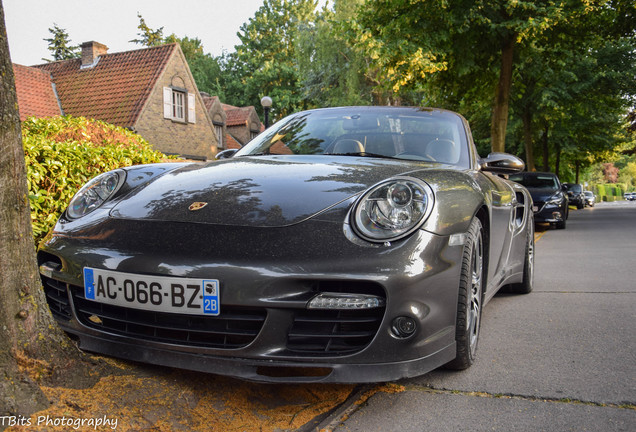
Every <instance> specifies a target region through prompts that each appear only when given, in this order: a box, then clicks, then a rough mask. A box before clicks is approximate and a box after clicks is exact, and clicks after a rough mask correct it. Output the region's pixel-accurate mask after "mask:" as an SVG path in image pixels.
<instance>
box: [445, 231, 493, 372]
mask: <svg viewBox="0 0 636 432" xmlns="http://www.w3.org/2000/svg"><path fill="white" fill-rule="evenodd" d="M483 276H484V245H483V232H482V226H481V222H480V221H479V219H473V221H472V222H471V224H470V228H469V230H468V240H467V243H466V246H465V247H464V254H463V256H462V271H461V277H460V280H459V297H458V301H457V320H456V327H455V342H456V343H457V354H456V357H455V359H454V360H452V361H451V362H449V363H447V364H446V367H447V368H449V369H456V370H462V369H467V368H468V367H470V365H472V364H473V362H474V360H475V353H476V351H477V341H478V339H479V328H480V327H481V310H482V306H483V299H484V294H483V282H484V278H483Z"/></svg>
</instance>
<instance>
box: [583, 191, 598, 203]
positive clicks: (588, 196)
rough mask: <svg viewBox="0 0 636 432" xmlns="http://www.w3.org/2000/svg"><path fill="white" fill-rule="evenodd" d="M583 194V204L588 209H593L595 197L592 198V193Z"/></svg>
mask: <svg viewBox="0 0 636 432" xmlns="http://www.w3.org/2000/svg"><path fill="white" fill-rule="evenodd" d="M583 193H584V194H585V204H586V205H588V206H590V207H594V204H595V203H596V197H595V196H594V192H592V191H585V192H583Z"/></svg>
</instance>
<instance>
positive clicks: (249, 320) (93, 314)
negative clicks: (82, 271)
mask: <svg viewBox="0 0 636 432" xmlns="http://www.w3.org/2000/svg"><path fill="white" fill-rule="evenodd" d="M72 293H73V304H74V306H75V312H76V314H77V317H78V319H79V321H80V322H81V323H82V324H84V325H85V326H87V327H90V328H94V329H96V330H100V331H106V332H109V333H114V334H119V335H123V336H128V337H133V338H137V339H143V340H151V341H157V342H163V343H170V344H175V345H187V346H197V347H205V348H220V349H238V348H243V347H245V346H247V345H249V344H250V343H251V342H252V341H253V340H254V339H255V338H256V336H257V335H258V333H259V332H260V330H261V328H262V327H263V323H264V322H265V318H266V316H267V312H266V311H265V310H264V309H256V308H240V307H232V306H222V309H223V310H222V315H221V316H218V317H210V316H199V315H182V314H172V313H165V312H153V311H145V310H137V309H130V308H124V307H120V306H113V305H107V304H102V303H97V302H94V301H90V300H86V299H85V298H84V293H83V290H82V289H81V288H80V287H72Z"/></svg>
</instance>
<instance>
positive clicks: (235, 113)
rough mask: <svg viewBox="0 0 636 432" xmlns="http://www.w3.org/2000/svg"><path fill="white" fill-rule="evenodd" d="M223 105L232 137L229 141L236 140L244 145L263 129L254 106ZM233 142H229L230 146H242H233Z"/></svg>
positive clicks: (228, 129)
mask: <svg viewBox="0 0 636 432" xmlns="http://www.w3.org/2000/svg"><path fill="white" fill-rule="evenodd" d="M221 105H222V106H223V110H224V111H225V114H226V117H227V120H226V128H227V135H229V136H230V137H231V138H232V140H228V141H235V142H237V143H238V144H240V147H242V146H244V145H245V144H247V143H248V142H250V141H251V140H252V139H253V138H254V137H256V135H258V134H259V133H261V131H262V130H263V124H262V123H261V120H260V119H259V117H258V114H257V113H256V109H255V108H254V107H253V106H247V107H235V106H232V105H227V104H221ZM232 144H233V143H232V142H228V148H240V147H233V146H232Z"/></svg>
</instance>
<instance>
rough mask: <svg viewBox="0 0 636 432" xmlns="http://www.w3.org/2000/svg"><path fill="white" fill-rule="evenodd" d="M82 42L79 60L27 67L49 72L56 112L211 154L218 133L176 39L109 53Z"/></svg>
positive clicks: (180, 150) (182, 151)
mask: <svg viewBox="0 0 636 432" xmlns="http://www.w3.org/2000/svg"><path fill="white" fill-rule="evenodd" d="M81 47H82V57H81V59H72V60H63V61H57V62H52V63H47V64H43V65H37V66H33V67H32V68H34V69H37V70H40V71H42V72H45V73H47V74H49V75H50V77H51V79H52V82H54V83H55V87H56V88H57V94H58V96H59V101H60V105H61V110H60V111H62V110H63V111H62V112H63V113H64V114H68V115H73V116H83V117H87V118H94V119H99V120H103V121H106V122H108V123H111V124H114V125H117V126H122V127H126V128H129V129H131V130H133V131H135V132H136V133H138V134H140V135H141V136H143V137H144V138H145V139H146V140H147V141H148V142H150V143H151V144H152V145H153V146H154V148H155V149H157V150H160V151H162V152H164V153H168V154H179V155H182V156H186V157H190V158H196V159H207V158H212V157H214V155H215V154H216V153H217V151H218V150H219V143H218V139H217V134H216V133H215V129H214V125H213V122H212V120H211V118H210V116H209V114H208V110H207V109H206V107H205V105H204V102H203V99H202V97H201V95H200V94H199V91H198V90H197V87H196V84H195V82H194V78H193V77H192V73H191V72H190V68H189V67H188V63H187V62H186V59H185V57H184V55H183V52H182V51H181V48H180V46H179V44H177V43H174V44H168V45H161V46H157V47H151V48H144V49H139V50H134V51H126V52H120V53H112V54H108V47H106V46H105V45H103V44H100V43H98V42H94V41H93V42H86V43H84V44H82V45H81ZM17 82H18V77H17V76H16V87H17V85H18V84H17ZM19 100H20V99H19ZM19 105H20V110H21V111H22V108H23V107H22V104H21V102H19ZM25 112H26V111H25ZM57 114H60V112H57Z"/></svg>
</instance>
